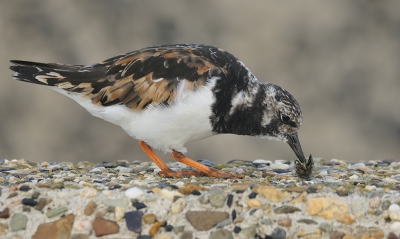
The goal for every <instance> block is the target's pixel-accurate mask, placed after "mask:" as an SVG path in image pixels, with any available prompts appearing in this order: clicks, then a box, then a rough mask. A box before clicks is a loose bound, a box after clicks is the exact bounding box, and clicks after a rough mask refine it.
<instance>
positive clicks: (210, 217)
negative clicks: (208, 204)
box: [186, 211, 229, 231]
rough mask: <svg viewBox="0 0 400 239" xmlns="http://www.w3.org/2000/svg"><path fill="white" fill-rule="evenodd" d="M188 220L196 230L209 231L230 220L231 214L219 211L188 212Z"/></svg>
mask: <svg viewBox="0 0 400 239" xmlns="http://www.w3.org/2000/svg"><path fill="white" fill-rule="evenodd" d="M186 218H187V219H188V221H189V222H190V224H191V225H192V226H193V227H194V228H196V230H198V231H207V230H210V229H211V228H213V227H214V226H216V225H217V224H218V223H220V222H222V221H224V220H226V219H228V218H229V214H228V213H226V212H217V211H188V212H187V213H186Z"/></svg>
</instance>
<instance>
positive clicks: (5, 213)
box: [0, 207, 10, 219]
mask: <svg viewBox="0 0 400 239" xmlns="http://www.w3.org/2000/svg"><path fill="white" fill-rule="evenodd" d="M9 217H10V209H9V208H8V207H6V208H4V210H3V211H1V212H0V218H4V219H7V218H9Z"/></svg>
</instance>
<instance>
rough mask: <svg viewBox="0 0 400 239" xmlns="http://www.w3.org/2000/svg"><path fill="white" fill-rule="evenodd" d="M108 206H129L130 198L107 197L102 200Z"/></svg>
mask: <svg viewBox="0 0 400 239" xmlns="http://www.w3.org/2000/svg"><path fill="white" fill-rule="evenodd" d="M102 203H103V204H104V205H106V206H111V207H125V208H126V207H128V206H129V204H130V200H129V199H128V198H106V199H104V200H103V202H102Z"/></svg>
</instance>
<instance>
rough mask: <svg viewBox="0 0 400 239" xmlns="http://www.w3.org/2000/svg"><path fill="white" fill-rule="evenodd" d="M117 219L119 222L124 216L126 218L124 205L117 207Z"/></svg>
mask: <svg viewBox="0 0 400 239" xmlns="http://www.w3.org/2000/svg"><path fill="white" fill-rule="evenodd" d="M114 210H115V220H116V221H117V222H119V221H121V219H122V218H124V215H125V208H124V207H115V209H114Z"/></svg>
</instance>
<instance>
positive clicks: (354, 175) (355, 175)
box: [349, 174, 358, 179]
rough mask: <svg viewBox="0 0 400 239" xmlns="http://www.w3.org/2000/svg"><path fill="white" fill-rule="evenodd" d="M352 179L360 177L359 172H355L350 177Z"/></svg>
mask: <svg viewBox="0 0 400 239" xmlns="http://www.w3.org/2000/svg"><path fill="white" fill-rule="evenodd" d="M349 178H350V179H358V175H357V174H353V175H351V176H350V177H349Z"/></svg>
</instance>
